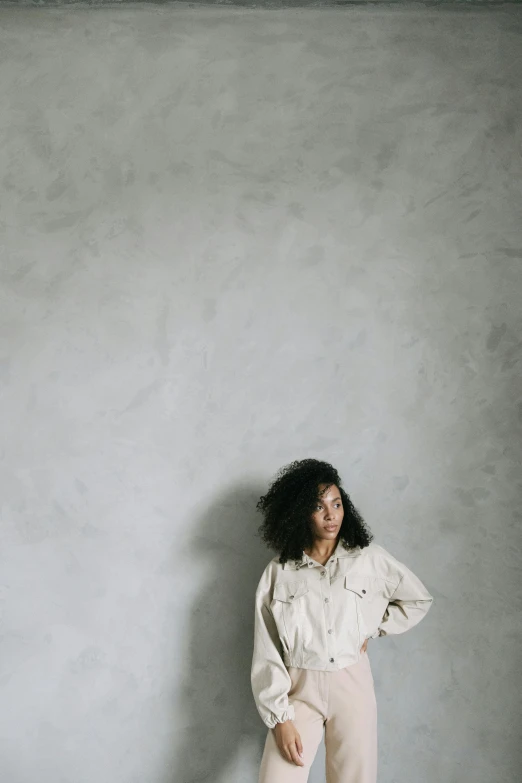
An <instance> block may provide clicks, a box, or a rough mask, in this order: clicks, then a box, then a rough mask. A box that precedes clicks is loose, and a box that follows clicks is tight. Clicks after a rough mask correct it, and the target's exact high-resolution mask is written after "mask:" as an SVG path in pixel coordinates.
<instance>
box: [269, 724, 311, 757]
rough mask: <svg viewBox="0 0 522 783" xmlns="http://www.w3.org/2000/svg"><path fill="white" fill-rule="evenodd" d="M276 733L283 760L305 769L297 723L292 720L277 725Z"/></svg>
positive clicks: (275, 727)
mask: <svg viewBox="0 0 522 783" xmlns="http://www.w3.org/2000/svg"><path fill="white" fill-rule="evenodd" d="M274 732H275V741H276V743H277V747H278V748H279V750H280V752H281V755H282V756H283V758H285V759H286V760H287V761H290V762H293V763H294V764H297V766H298V767H304V761H303V745H302V742H301V737H300V736H299V732H298V731H297V729H296V727H295V723H294V722H293V721H292V720H285V722H284V723H276V725H275V726H274Z"/></svg>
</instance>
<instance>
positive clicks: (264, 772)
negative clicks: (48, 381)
mask: <svg viewBox="0 0 522 783" xmlns="http://www.w3.org/2000/svg"><path fill="white" fill-rule="evenodd" d="M288 673H289V674H290V677H291V680H292V685H291V688H290V690H289V692H288V696H289V698H290V701H291V702H292V704H293V705H294V708H295V720H294V724H295V727H296V728H297V731H298V732H299V735H300V737H301V742H302V745H303V761H304V766H303V767H301V766H298V765H297V764H294V762H293V761H287V759H286V758H285V757H284V756H283V755H282V754H281V752H280V750H279V748H278V747H277V744H276V741H275V730H274V729H268V734H267V737H266V742H265V747H264V751H263V757H262V759H261V767H260V770H259V783H306V781H307V780H308V775H309V772H310V767H311V766H312V763H313V760H314V758H315V755H316V753H317V748H318V747H319V743H320V742H321V738H322V736H323V729H324V743H325V754H326V783H376V781H377V702H376V698H375V690H374V682H373V675H372V670H371V666H370V659H369V658H368V653H367V652H364V653H361V657H360V659H359V660H358V661H357V663H354V664H352V665H351V666H346V667H345V668H344V669H338V670H337V671H316V670H312V669H299V668H297V667H294V666H290V667H288Z"/></svg>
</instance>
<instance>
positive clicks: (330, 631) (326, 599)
mask: <svg viewBox="0 0 522 783" xmlns="http://www.w3.org/2000/svg"><path fill="white" fill-rule="evenodd" d="M325 575H326V570H323V571H321V576H325ZM323 584H325V585H326V580H325V581H324V582H323ZM329 584H330V582H329V580H328V585H329ZM330 598H331V595H325V596H324V602H323V603H324V604H329V603H330ZM325 619H326V625H327V626H329V625H330V618H329V617H328V610H327V607H326V606H325ZM332 634H333V628H328V635H329V636H330V637H331V636H332ZM326 647H327V650H326V652H327V655H328V660H329V662H330V663H334V662H335V658H334V656H333V655H332V653H333V649H331V648H332V647H333V640H331V641H328V642H327V645H326Z"/></svg>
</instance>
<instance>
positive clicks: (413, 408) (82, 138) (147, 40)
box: [0, 6, 522, 783]
mask: <svg viewBox="0 0 522 783" xmlns="http://www.w3.org/2000/svg"><path fill="white" fill-rule="evenodd" d="M0 22H1V24H0V66H1V67H0V82H1V98H2V100H1V103H0V139H1V146H0V165H1V172H2V176H1V185H0V199H1V210H0V212H1V216H0V221H1V229H2V232H1V233H2V239H1V251H2V257H1V286H0V297H1V298H0V313H1V348H0V372H1V378H2V398H1V411H2V428H1V441H0V458H1V465H2V471H1V501H2V502H1V523H2V539H1V547H0V571H1V573H0V590H1V596H2V599H3V614H2V638H1V647H0V655H1V667H0V672H1V674H0V687H1V691H0V704H1V707H0V713H1V714H0V759H1V761H0V777H1V779H2V783H35V782H36V781H38V783H196V781H208V782H209V783H248V782H250V783H255V782H256V780H257V766H258V763H259V758H260V754H261V750H262V745H263V742H264V737H265V731H266V730H265V728H264V726H263V724H262V723H261V721H260V718H259V717H258V715H257V712H256V711H255V707H254V704H253V700H252V696H251V693H250V683H249V667H250V656H251V649H252V613H253V591H254V589H255V585H256V584H257V580H258V578H259V575H260V573H261V571H262V569H263V568H264V566H265V564H266V562H267V561H268V559H269V558H270V557H271V556H272V553H271V552H269V551H268V550H265V549H264V548H263V546H262V545H261V544H260V543H259V541H258V539H257V538H256V528H257V525H258V524H259V523H260V521H261V520H260V518H259V517H258V516H257V515H256V514H255V512H254V504H255V501H256V500H257V497H258V496H259V494H260V493H261V492H262V491H263V490H264V489H265V487H266V482H267V481H268V479H269V478H270V476H271V475H273V473H274V471H275V470H276V469H277V468H278V467H279V466H280V465H281V464H283V463H285V462H287V461H289V460H291V459H294V458H301V457H304V456H317V457H322V458H325V459H328V460H331V461H332V462H334V463H335V464H336V465H337V466H338V467H339V469H340V470H341V472H342V474H343V476H344V478H345V482H346V488H347V489H348V491H349V492H350V493H351V494H352V497H353V499H354V502H355V503H356V505H357V506H358V508H359V509H360V510H361V512H362V513H363V515H364V516H365V518H366V519H367V521H368V523H369V525H370V527H371V528H372V530H373V532H374V533H375V536H376V541H378V542H379V543H381V544H382V545H384V546H386V547H387V548H388V549H389V550H390V551H391V552H392V553H393V554H394V555H395V556H397V557H399V558H400V559H403V560H404V561H405V562H407V563H408V565H409V566H410V567H411V568H413V570H415V571H416V573H418V575H419V576H420V577H421V578H422V579H423V581H425V584H426V585H427V586H428V588H429V589H430V591H431V592H432V593H433V595H434V597H435V604H434V609H433V611H432V613H430V615H429V618H427V619H426V621H424V623H423V624H421V626H419V627H418V628H417V629H414V630H413V631H412V632H411V633H410V634H407V635H406V636H405V637H402V638H401V637H396V638H394V639H380V640H375V641H373V642H372V643H371V646H370V649H369V653H370V658H371V662H372V666H373V670H374V677H375V682H376V689H377V696H378V702H379V735H380V778H379V780H380V783H396V782H398V781H400V783H418V782H419V781H422V783H441V781H443V783H508V781H515V780H518V773H519V765H520V764H521V762H522V759H521V758H520V755H518V757H517V754H519V732H520V720H519V713H518V702H519V693H518V687H514V685H515V684H516V682H517V678H518V681H520V679H519V678H520V671H518V670H517V658H518V657H519V647H520V642H521V641H522V640H521V638H520V608H521V606H520V599H519V593H520V580H519V577H520V534H519V528H520V522H521V513H520V499H521V483H520V476H521V473H520V467H521V465H520V462H521V460H520V443H521V440H520V435H521V421H522V405H521V402H520V400H521V382H520V378H521V368H520V340H521V328H522V313H521V307H520V302H521V296H522V269H521V263H522V260H521V259H522V231H521V229H520V226H519V225H518V217H519V213H520V207H521V199H520V185H521V181H522V180H521V173H522V164H521V157H520V145H521V141H522V136H521V130H520V129H521V93H520V83H521V76H522V65H521V59H520V52H521V47H520V43H521V36H520V32H521V30H522V8H521V7H520V6H519V7H518V8H517V7H515V6H502V7H500V8H499V9H498V10H491V9H489V10H484V9H474V10H471V9H465V8H460V9H456V8H449V7H448V8H432V9H430V8H428V7H424V8H420V7H415V8H414V7H408V8H391V7H390V8H382V7H379V8H376V7H375V6H374V7H367V8H360V9H358V8H344V9H342V8H341V9H334V8H332V9H326V8H324V9H310V8H308V9H295V10H281V11H270V12H268V11H264V10H262V9H257V10H254V9H243V10H241V9H233V8H230V9H225V8H205V9H199V10H194V9H191V8H188V7H184V8H181V7H179V6H168V7H167V6H165V7H160V6H155V7H151V6H142V7H139V6H138V7H132V8H123V7H122V8H119V9H114V8H112V9H109V8H106V9H97V10H91V11H89V10H88V9H59V8H55V9H48V10H45V9H26V10H24V9H19V10H16V9H14V8H7V7H5V8H4V10H3V12H2V14H1V18H0ZM321 766H322V752H321V753H320V754H319V755H318V757H317V760H316V764H315V765H314V769H313V773H312V776H311V783H312V781H313V783H318V782H319V781H322V780H323V775H322V769H321Z"/></svg>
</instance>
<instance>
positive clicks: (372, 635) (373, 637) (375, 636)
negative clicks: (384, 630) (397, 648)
mask: <svg viewBox="0 0 522 783" xmlns="http://www.w3.org/2000/svg"><path fill="white" fill-rule="evenodd" d="M378 636H381V631H380V629H379V628H377V630H376V631H374V632H373V633H372V634H371V635H370V636H369V637H368V639H376V638H377V637H378Z"/></svg>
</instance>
